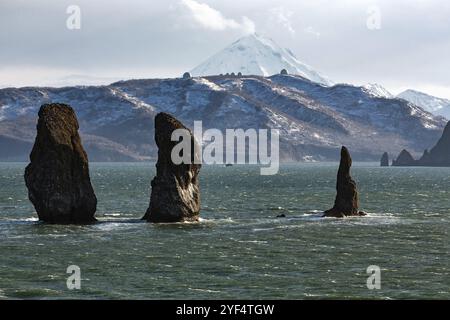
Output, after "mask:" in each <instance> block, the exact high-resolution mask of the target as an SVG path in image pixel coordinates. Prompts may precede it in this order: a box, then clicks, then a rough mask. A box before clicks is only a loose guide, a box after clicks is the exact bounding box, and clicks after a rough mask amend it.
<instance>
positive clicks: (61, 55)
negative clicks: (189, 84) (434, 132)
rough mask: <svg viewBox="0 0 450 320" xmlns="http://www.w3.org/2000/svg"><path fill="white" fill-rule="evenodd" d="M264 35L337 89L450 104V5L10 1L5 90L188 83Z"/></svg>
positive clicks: (353, 0) (1, 51)
mask: <svg viewBox="0 0 450 320" xmlns="http://www.w3.org/2000/svg"><path fill="white" fill-rule="evenodd" d="M70 5H78V6H79V8H80V9H81V25H80V27H81V28H80V29H73V30H71V29H68V28H67V25H66V24H67V19H68V18H69V16H70V14H68V13H67V12H66V11H67V8H68V7H69V6H70ZM71 21H72V22H73V20H71ZM255 31H256V32H257V33H259V34H261V35H263V36H267V37H270V38H272V39H273V40H274V41H275V42H277V43H278V44H280V45H281V46H284V47H287V48H290V49H291V50H292V51H293V52H294V53H295V54H296V56H297V57H298V58H299V60H301V61H303V62H305V63H307V64H309V65H311V66H312V67H314V68H315V69H316V70H318V71H319V72H321V73H322V74H324V75H325V76H327V77H328V78H330V79H331V80H333V81H334V82H347V83H353V84H365V83H379V84H381V85H383V86H385V87H386V88H388V89H389V90H391V91H392V92H393V93H399V92H400V91H401V90H403V89H407V88H413V89H418V90H422V91H425V92H428V93H430V94H434V95H437V96H441V97H444V98H450V1H448V0H385V1H383V0H379V1H377V0H371V1H364V0H340V1H336V0H330V1H325V0H308V1H306V0H278V1H274V0H240V1H235V0H151V1H148V0H104V1H98V0H97V1H87V0H86V1H85V0H78V1H77V0H70V1H65V0H59V1H54V0H53V1H52V0H33V1H31V0H29V1H22V0H1V1H0V86H1V87H5V86H24V85H56V86H61V85H66V84H82V83H86V84H87V83H107V82H111V81H114V80H117V79H129V78H152V77H174V76H180V75H181V74H182V73H183V72H184V71H187V70H190V69H192V68H194V67H195V66H196V65H198V64H199V63H201V62H203V61H204V60H206V59H207V58H208V57H209V56H211V55H212V54H214V53H216V52H217V51H219V50H221V49H222V48H224V47H226V46H227V45H228V44H230V43H231V42H233V41H235V40H236V39H238V38H240V37H242V36H244V35H246V34H248V33H251V32H255Z"/></svg>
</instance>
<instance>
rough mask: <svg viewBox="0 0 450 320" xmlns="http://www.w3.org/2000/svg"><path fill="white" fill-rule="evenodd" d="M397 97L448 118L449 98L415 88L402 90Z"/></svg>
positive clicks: (449, 117)
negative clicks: (435, 95)
mask: <svg viewBox="0 0 450 320" xmlns="http://www.w3.org/2000/svg"><path fill="white" fill-rule="evenodd" d="M397 97H398V98H402V99H405V100H407V101H409V102H411V103H414V104H415V105H417V106H419V107H422V108H423V109H424V110H426V111H428V112H431V113H433V114H435V115H439V116H443V117H445V118H447V119H450V100H448V99H443V98H437V97H434V96H431V95H429V94H426V93H423V92H420V91H415V90H406V91H403V92H402V93H400V94H398V95H397Z"/></svg>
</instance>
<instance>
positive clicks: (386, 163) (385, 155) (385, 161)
mask: <svg viewBox="0 0 450 320" xmlns="http://www.w3.org/2000/svg"><path fill="white" fill-rule="evenodd" d="M380 165H381V166H382V167H389V155H388V153H387V152H385V153H383V156H382V157H381V160H380Z"/></svg>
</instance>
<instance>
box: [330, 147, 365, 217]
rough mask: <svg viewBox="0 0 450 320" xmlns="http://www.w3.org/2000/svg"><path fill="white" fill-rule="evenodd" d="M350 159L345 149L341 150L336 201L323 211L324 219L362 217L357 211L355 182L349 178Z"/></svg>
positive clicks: (357, 202)
mask: <svg viewBox="0 0 450 320" xmlns="http://www.w3.org/2000/svg"><path fill="white" fill-rule="evenodd" d="M351 166H352V158H351V156H350V153H349V152H348V150H347V148H346V147H342V150H341V163H340V164H339V170H338V175H337V184H336V190H337V195H336V200H335V202H334V207H333V208H331V209H330V210H327V211H325V213H324V217H335V218H343V217H346V216H363V215H365V214H364V213H363V212H361V211H359V199H358V191H357V188H356V182H355V181H354V180H353V179H352V177H351V176H350V168H351Z"/></svg>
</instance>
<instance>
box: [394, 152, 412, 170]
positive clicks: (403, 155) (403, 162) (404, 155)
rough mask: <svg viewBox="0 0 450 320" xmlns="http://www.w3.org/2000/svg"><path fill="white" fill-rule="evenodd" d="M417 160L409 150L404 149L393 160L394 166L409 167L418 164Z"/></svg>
mask: <svg viewBox="0 0 450 320" xmlns="http://www.w3.org/2000/svg"><path fill="white" fill-rule="evenodd" d="M417 164H418V163H417V161H416V160H414V158H413V156H412V155H411V153H409V151H408V150H405V149H403V150H402V152H400V154H399V155H398V157H397V159H395V160H394V161H393V162H392V166H394V167H408V166H415V165H417Z"/></svg>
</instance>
